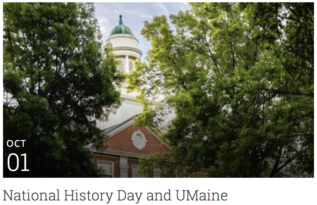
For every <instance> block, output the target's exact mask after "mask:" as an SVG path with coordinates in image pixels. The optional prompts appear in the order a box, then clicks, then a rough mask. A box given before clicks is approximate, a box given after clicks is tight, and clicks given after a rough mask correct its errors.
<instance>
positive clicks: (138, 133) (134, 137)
mask: <svg viewBox="0 0 317 205" xmlns="http://www.w3.org/2000/svg"><path fill="white" fill-rule="evenodd" d="M138 139H139V140H138ZM131 141H132V144H133V145H134V146H135V147H136V148H137V149H138V150H141V149H143V148H144V147H145V146H146V143H147V140H146V137H145V135H144V134H143V133H142V132H141V131H140V130H138V131H135V132H134V133H133V134H132V136H131Z"/></svg>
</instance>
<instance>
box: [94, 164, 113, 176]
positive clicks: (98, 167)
mask: <svg viewBox="0 0 317 205" xmlns="http://www.w3.org/2000/svg"><path fill="white" fill-rule="evenodd" d="M99 163H107V164H108V163H109V164H111V170H112V177H109V178H114V162H113V161H107V160H97V168H98V169H100V167H99Z"/></svg>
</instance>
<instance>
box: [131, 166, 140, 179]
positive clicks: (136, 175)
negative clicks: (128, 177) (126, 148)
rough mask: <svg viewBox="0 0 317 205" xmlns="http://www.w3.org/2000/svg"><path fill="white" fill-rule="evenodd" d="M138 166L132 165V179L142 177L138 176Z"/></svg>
mask: <svg viewBox="0 0 317 205" xmlns="http://www.w3.org/2000/svg"><path fill="white" fill-rule="evenodd" d="M138 171H139V165H132V177H133V178H141V177H142V176H141V175H140V174H138Z"/></svg>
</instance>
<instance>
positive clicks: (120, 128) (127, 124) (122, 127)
mask: <svg viewBox="0 0 317 205" xmlns="http://www.w3.org/2000/svg"><path fill="white" fill-rule="evenodd" d="M133 124H135V122H134V120H133V119H131V120H129V121H128V122H126V123H124V124H123V125H120V126H119V127H117V128H115V129H114V130H111V131H110V132H109V133H108V134H107V135H108V136H109V138H110V137H112V136H114V135H115V134H117V133H119V132H121V131H123V130H125V129H126V128H128V127H130V126H131V125H133Z"/></svg>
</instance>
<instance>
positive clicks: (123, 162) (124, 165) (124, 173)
mask: <svg viewBox="0 0 317 205" xmlns="http://www.w3.org/2000/svg"><path fill="white" fill-rule="evenodd" d="M119 168H120V178H126V177H128V170H129V166H128V157H122V156H120V166H119Z"/></svg>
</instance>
